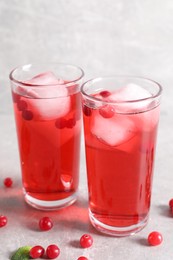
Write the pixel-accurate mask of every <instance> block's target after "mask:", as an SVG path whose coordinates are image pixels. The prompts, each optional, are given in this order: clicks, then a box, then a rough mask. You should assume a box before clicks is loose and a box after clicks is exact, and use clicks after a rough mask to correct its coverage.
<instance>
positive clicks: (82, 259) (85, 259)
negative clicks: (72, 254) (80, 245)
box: [77, 256, 88, 260]
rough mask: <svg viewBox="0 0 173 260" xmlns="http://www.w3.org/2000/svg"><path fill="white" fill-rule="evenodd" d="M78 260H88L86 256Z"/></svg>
mask: <svg viewBox="0 0 173 260" xmlns="http://www.w3.org/2000/svg"><path fill="white" fill-rule="evenodd" d="M77 260H88V258H86V257H85V256H80V257H79V258H78V259H77Z"/></svg>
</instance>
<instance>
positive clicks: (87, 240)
mask: <svg viewBox="0 0 173 260" xmlns="http://www.w3.org/2000/svg"><path fill="white" fill-rule="evenodd" d="M92 244H93V238H92V236H91V235H89V234H84V235H83V236H82V237H81V238H80V245H81V247H83V248H88V247H90V246H92Z"/></svg>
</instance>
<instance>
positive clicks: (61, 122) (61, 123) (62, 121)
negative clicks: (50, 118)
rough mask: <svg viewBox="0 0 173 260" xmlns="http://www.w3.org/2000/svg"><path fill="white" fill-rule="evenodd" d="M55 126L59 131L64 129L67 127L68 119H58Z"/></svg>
mask: <svg viewBox="0 0 173 260" xmlns="http://www.w3.org/2000/svg"><path fill="white" fill-rule="evenodd" d="M55 126H56V127H57V128H59V129H63V128H65V127H66V119H65V118H58V119H57V120H56V121H55Z"/></svg>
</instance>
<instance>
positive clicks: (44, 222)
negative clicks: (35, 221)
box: [39, 217, 53, 231]
mask: <svg viewBox="0 0 173 260" xmlns="http://www.w3.org/2000/svg"><path fill="white" fill-rule="evenodd" d="M39 227H40V229H41V230H42V231H48V230H50V229H51V228H52V227H53V222H52V220H51V219H50V218H49V217H43V218H41V219H40V221H39Z"/></svg>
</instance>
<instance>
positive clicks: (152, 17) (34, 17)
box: [0, 0, 173, 113]
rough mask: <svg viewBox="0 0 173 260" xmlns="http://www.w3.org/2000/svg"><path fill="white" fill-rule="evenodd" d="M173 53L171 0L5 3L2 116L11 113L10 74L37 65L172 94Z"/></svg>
mask: <svg viewBox="0 0 173 260" xmlns="http://www.w3.org/2000/svg"><path fill="white" fill-rule="evenodd" d="M172 49H173V1H172V0H165V1H162V0H145V1H142V0H130V1H129V0H87V1H85V0H51V1H50V0H1V1H0V88H1V92H0V104H1V106H0V112H2V113H3V112H5V113H6V112H10V101H11V100H10V96H9V83H8V74H9V71H10V70H11V69H13V68H14V67H16V66H19V65H22V64H25V63H31V62H37V61H59V62H68V63H73V64H77V65H79V66H81V67H82V68H83V69H84V70H85V73H86V78H89V77H93V76H98V75H108V74H113V73H114V74H122V73H124V74H133V75H134V74H135V75H140V76H145V77H150V78H153V79H155V80H158V81H159V82H161V83H162V84H163V85H164V86H165V87H166V88H168V89H167V90H166V91H168V92H169V91H171V90H170V88H171V84H170V82H171V80H172V71H173V52H172ZM168 83H169V84H168ZM171 83H172V82H171ZM168 85H169V86H168ZM10 113H11V112H10Z"/></svg>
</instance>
